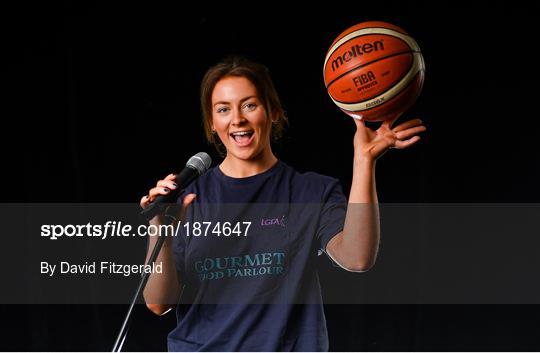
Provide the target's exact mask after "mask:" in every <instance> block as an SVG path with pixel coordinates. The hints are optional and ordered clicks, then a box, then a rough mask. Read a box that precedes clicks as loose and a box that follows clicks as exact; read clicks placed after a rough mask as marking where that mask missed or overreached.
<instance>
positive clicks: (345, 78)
mask: <svg viewBox="0 0 540 353" xmlns="http://www.w3.org/2000/svg"><path fill="white" fill-rule="evenodd" d="M424 75H425V65H424V59H423V57H422V53H421V52H420V47H419V46H418V44H416V41H415V40H414V39H413V38H412V37H411V36H409V34H408V33H407V32H405V31H404V30H402V29H401V28H399V27H397V26H394V25H391V24H389V23H385V22H376V21H370V22H363V23H360V24H357V25H354V26H352V27H350V28H348V29H347V30H345V31H344V32H343V33H341V34H340V35H339V36H338V37H337V38H336V39H335V40H334V42H333V43H332V45H330V49H329V50H328V53H327V54H326V58H325V60H324V84H325V86H326V90H327V91H328V94H329V95H330V97H331V98H332V100H333V101H334V103H335V104H336V105H337V106H338V107H339V108H340V109H341V110H343V111H344V112H345V113H346V114H348V115H350V116H352V117H353V118H357V119H363V120H366V121H382V120H386V119H388V118H391V117H393V116H395V115H396V114H400V113H402V112H404V111H405V110H407V109H408V108H409V107H410V106H411V105H412V104H413V103H414V102H415V101H416V98H418V95H419V94H420V91H421V90H422V85H423V83H424Z"/></svg>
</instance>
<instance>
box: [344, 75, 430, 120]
mask: <svg viewBox="0 0 540 353" xmlns="http://www.w3.org/2000/svg"><path fill="white" fill-rule="evenodd" d="M421 72H426V70H425V69H422V70H420V71H418V72H417V73H416V74H415V75H414V77H413V79H412V80H411V82H409V83H407V86H405V88H403V89H402V90H401V92H399V93H398V94H396V95H395V96H393V97H392V98H390V99H389V100H387V101H386V102H384V103H383V104H388V103H389V102H391V101H393V100H394V99H396V98H397V97H398V96H399V95H400V94H401V93H403V92H405V91H406V90H407V88H409V86H411V85H412V84H413V82H414V81H416V78H417V76H418V75H420V73H421ZM379 106H381V104H379V105H376V106H374V107H370V108H368V109H364V110H347V109H345V110H347V111H348V112H351V113H358V112H363V111H366V110H369V109H372V108H375V107H379Z"/></svg>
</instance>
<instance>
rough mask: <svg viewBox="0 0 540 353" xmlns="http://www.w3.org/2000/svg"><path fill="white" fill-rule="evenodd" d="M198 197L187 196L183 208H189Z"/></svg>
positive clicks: (183, 201)
mask: <svg viewBox="0 0 540 353" xmlns="http://www.w3.org/2000/svg"><path fill="white" fill-rule="evenodd" d="M196 197H197V195H196V194H187V195H186V196H185V197H184V199H183V200H182V207H184V208H187V207H188V206H189V205H191V203H192V202H193V201H194V200H195V198H196Z"/></svg>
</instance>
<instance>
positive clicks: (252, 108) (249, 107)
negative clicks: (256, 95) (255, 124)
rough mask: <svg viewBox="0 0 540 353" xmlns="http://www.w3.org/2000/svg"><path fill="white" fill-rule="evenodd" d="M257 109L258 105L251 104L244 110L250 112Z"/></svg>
mask: <svg viewBox="0 0 540 353" xmlns="http://www.w3.org/2000/svg"><path fill="white" fill-rule="evenodd" d="M255 108H257V103H253V102H250V103H246V104H245V105H244V109H245V110H248V111H252V110H254V109H255Z"/></svg>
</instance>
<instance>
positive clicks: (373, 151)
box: [141, 58, 425, 351]
mask: <svg viewBox="0 0 540 353" xmlns="http://www.w3.org/2000/svg"><path fill="white" fill-rule="evenodd" d="M201 88H202V89H201V103H202V110H203V118H204V127H205V131H206V135H207V138H208V140H209V141H211V142H213V143H215V144H216V145H217V147H218V149H221V150H222V151H223V152H224V154H225V158H224V160H223V161H222V162H221V164H220V165H219V166H217V167H214V168H212V169H210V170H209V171H208V172H207V173H206V174H204V175H203V176H201V177H200V178H198V179H197V180H196V181H195V182H193V183H192V184H191V185H190V186H189V187H188V188H186V191H185V192H184V193H183V194H182V196H181V198H180V199H179V202H181V203H182V206H183V213H184V214H183V215H182V217H184V218H185V220H186V222H196V221H201V222H202V221H208V220H211V222H208V223H210V227H213V229H212V230H215V229H216V225H218V226H217V232H218V234H217V235H216V234H215V233H214V234H212V232H211V233H209V235H208V234H207V236H193V234H186V233H188V232H189V230H186V228H183V227H180V228H179V232H180V233H181V234H179V235H180V236H177V237H172V238H168V239H167V241H166V242H165V245H164V247H163V249H162V250H161V253H160V255H159V257H158V259H157V261H158V263H159V262H162V263H163V272H162V273H161V274H152V276H151V277H150V279H149V281H148V284H147V286H146V289H145V292H144V297H145V301H146V303H147V306H148V308H149V309H150V310H152V311H153V312H154V313H156V314H158V315H162V314H163V313H165V312H166V311H168V310H169V309H170V308H172V307H173V306H174V304H176V303H178V298H179V297H180V294H181V298H182V299H181V300H182V302H184V303H187V304H185V305H184V304H181V305H177V319H178V321H177V323H178V325H177V327H176V328H175V329H174V330H173V331H172V332H171V333H170V334H169V338H168V343H169V350H172V351H173V350H174V351H199V350H218V351H244V350H248V351H283V350H290V351H320V350H328V337H327V330H326V323H325V317H324V312H323V306H322V300H321V293H320V285H319V279H318V276H317V272H316V268H315V266H314V259H315V257H316V255H317V254H320V253H321V252H325V253H326V254H328V256H329V257H330V258H331V259H332V260H333V261H334V262H335V263H337V264H338V265H339V266H341V267H342V268H344V269H346V270H348V271H355V272H363V271H367V270H368V269H369V268H370V267H371V266H372V265H373V264H374V262H375V258H376V255H377V249H378V244H379V219H378V206H377V202H378V201H377V194H376V190H375V176H374V171H375V161H376V159H377V158H378V157H380V156H381V155H382V154H383V153H384V152H385V151H386V150H388V149H389V148H397V149H403V148H407V147H409V146H411V145H413V144H414V143H416V142H417V141H418V140H419V136H417V134H418V133H420V132H421V131H424V130H425V127H424V126H423V125H421V121H420V120H418V119H417V120H412V121H408V122H405V123H403V124H400V125H398V126H396V127H393V128H392V123H393V122H394V121H395V119H393V120H392V121H386V122H384V123H383V124H382V125H381V126H380V128H379V129H377V131H372V130H371V129H369V128H367V127H366V126H365V125H364V123H363V122H362V121H358V120H355V123H356V126H357V131H356V134H355V136H354V141H353V143H354V161H353V165H354V168H353V179H352V186H351V191H350V194H349V198H348V202H347V199H346V198H345V196H344V195H343V192H342V191H341V187H340V185H339V182H338V181H337V180H336V179H334V178H330V177H326V176H322V175H319V174H315V173H304V174H300V173H297V172H296V171H295V170H294V169H292V168H291V167H289V166H288V165H286V164H285V163H283V162H281V161H279V160H278V159H277V158H276V156H275V155H274V154H273V152H272V148H271V143H270V142H271V136H273V137H277V136H279V134H280V133H281V132H282V130H283V128H284V125H285V124H286V122H287V120H286V117H285V115H284V113H283V109H282V107H281V104H280V101H279V98H278V95H277V94H276V91H275V89H274V86H273V84H272V81H271V79H270V76H269V74H268V70H267V69H266V68H265V67H264V66H262V65H260V64H257V63H253V62H250V61H248V60H246V59H242V58H232V59H229V60H226V61H224V62H222V63H220V64H218V65H216V66H214V67H213V68H211V69H210V70H209V71H208V72H207V73H206V75H205V77H204V79H203V81H202V85H201ZM173 180H174V175H172V174H171V175H169V176H167V177H166V178H165V179H163V180H160V181H159V182H158V183H157V185H156V187H154V188H153V189H151V190H150V191H149V193H148V195H147V196H144V197H143V198H142V199H141V206H142V207H143V208H144V207H146V206H147V205H148V204H149V203H151V202H152V201H153V200H154V199H155V198H156V197H157V196H159V195H166V194H168V193H169V192H170V191H171V190H173V189H175V188H177V185H175V184H174V182H173ZM190 204H192V206H191V207H188V206H189V205H190ZM246 204H247V205H253V208H254V209H255V211H254V212H251V211H247V212H244V211H245V208H243V209H242V210H241V211H239V210H237V209H235V208H234V207H233V206H232V205H246ZM262 205H264V207H263V206H262ZM269 205H270V206H269ZM238 212H240V213H241V214H242V217H241V219H239V218H234V217H235V214H238ZM243 212H244V213H243ZM217 214H219V215H220V217H217V216H216V215H217ZM223 215H226V216H223ZM233 219H234V220H236V221H238V220H240V221H247V220H249V221H253V222H252V223H251V224H250V225H251V228H250V229H249V232H247V229H245V228H244V229H242V230H240V229H238V233H240V232H242V233H243V234H236V236H233V237H230V236H229V237H224V236H220V235H221V233H220V232H221V231H222V230H223V229H220V228H219V227H220V226H219V224H220V223H219V221H220V220H221V221H223V220H231V224H235V223H234V221H233ZM152 222H153V223H155V224H159V223H160V219H159V217H156V218H155V219H153V220H152ZM236 224H242V223H241V222H237V223H236ZM246 233H247V234H246ZM153 241H154V240H151V244H150V247H149V249H152V247H153V244H152V242H153ZM181 292H182V293H181ZM157 303H159V304H157Z"/></svg>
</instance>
